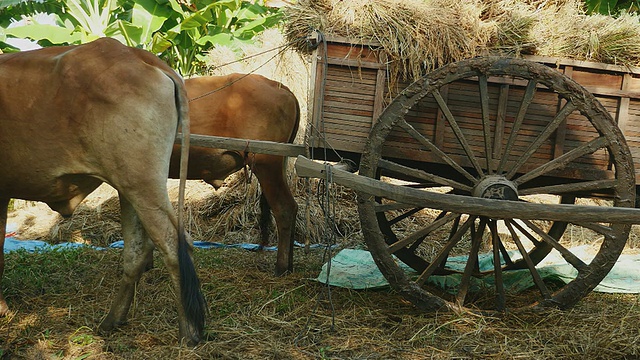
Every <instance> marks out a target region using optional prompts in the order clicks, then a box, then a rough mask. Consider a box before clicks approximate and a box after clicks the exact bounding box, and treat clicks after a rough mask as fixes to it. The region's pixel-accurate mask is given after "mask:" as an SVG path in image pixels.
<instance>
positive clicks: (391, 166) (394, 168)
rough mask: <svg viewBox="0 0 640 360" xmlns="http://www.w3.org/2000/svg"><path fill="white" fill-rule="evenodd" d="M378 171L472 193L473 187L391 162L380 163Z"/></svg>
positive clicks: (382, 161) (380, 161) (382, 160)
mask: <svg viewBox="0 0 640 360" xmlns="http://www.w3.org/2000/svg"><path fill="white" fill-rule="evenodd" d="M378 169H383V170H388V171H391V172H393V173H396V174H400V175H406V176H409V177H411V178H414V179H418V180H425V181H429V182H432V183H435V184H438V185H442V186H450V187H452V188H454V189H458V190H463V191H467V192H471V186H468V185H465V184H462V183H459V182H457V181H455V180H450V179H447V178H444V177H442V176H438V175H433V174H429V173H427V172H426V171H424V170H417V169H413V168H410V167H408V166H404V165H400V164H397V163H394V162H392V161H389V160H384V159H381V160H379V161H378Z"/></svg>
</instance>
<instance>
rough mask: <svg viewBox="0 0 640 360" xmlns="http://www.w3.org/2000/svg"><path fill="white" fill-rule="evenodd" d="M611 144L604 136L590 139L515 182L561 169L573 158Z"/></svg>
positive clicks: (520, 183)
mask: <svg viewBox="0 0 640 360" xmlns="http://www.w3.org/2000/svg"><path fill="white" fill-rule="evenodd" d="M608 144H609V141H608V140H607V139H606V138H605V137H604V136H602V137H599V138H596V139H593V140H591V141H589V142H588V143H586V144H583V145H581V146H579V147H577V148H575V149H573V150H571V151H569V152H567V153H564V154H562V155H561V156H558V157H557V158H555V159H553V160H551V161H549V162H548V163H546V164H544V165H542V166H539V167H537V168H535V169H534V170H531V171H529V172H528V173H526V174H524V175H522V176H520V177H519V178H517V179H515V180H514V184H516V185H517V186H520V185H522V184H524V183H526V182H527V181H529V180H531V179H534V178H536V177H538V176H540V175H543V174H546V173H548V172H550V171H553V170H556V169H561V168H563V167H565V166H566V165H567V164H569V163H571V162H572V161H573V160H575V159H577V158H579V157H581V156H584V155H586V154H591V153H594V152H596V151H597V150H598V149H601V148H603V147H605V146H607V145H608Z"/></svg>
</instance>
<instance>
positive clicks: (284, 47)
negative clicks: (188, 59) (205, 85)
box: [189, 41, 295, 103]
mask: <svg viewBox="0 0 640 360" xmlns="http://www.w3.org/2000/svg"><path fill="white" fill-rule="evenodd" d="M294 43H295V41H290V42H288V43H286V44H284V45H280V46H276V47H275V48H272V49H269V50H265V51H262V52H259V53H256V54H253V55H249V56H245V57H243V58H241V59H238V60H234V61H231V62H228V63H226V64H222V65H220V66H214V67H212V69H219V68H221V67H225V66H227V65H231V64H234V63H237V62H240V61H244V60H247V59H251V58H253V57H256V56H259V55H263V54H266V53H268V52H271V51H274V50H277V49H280V51H278V52H277V53H276V54H275V55H273V56H272V57H270V58H269V59H267V60H266V61H265V62H263V63H262V64H260V65H258V66H257V67H256V68H255V69H253V70H251V71H249V72H248V73H246V74H243V75H242V76H240V77H239V78H237V79H235V80H234V81H230V82H228V83H226V84H225V85H224V86H221V87H219V88H217V89H213V90H211V91H208V92H206V93H204V94H202V95H198V96H196V97H194V98H191V99H189V102H190V103H191V102H193V101H196V100H199V99H202V98H204V97H207V96H209V95H212V94H215V93H217V92H218V91H221V90H224V89H226V88H228V87H230V86H231V85H233V84H235V83H237V82H238V81H240V80H242V79H244V78H246V77H247V76H249V75H251V74H253V73H255V72H256V71H258V70H260V69H261V68H262V67H263V66H265V65H267V64H268V63H269V62H271V60H273V59H275V58H276V57H278V56H279V55H280V54H282V53H283V52H285V51H286V50H287V49H288V48H289V47H290V46H291V45H292V44H294Z"/></svg>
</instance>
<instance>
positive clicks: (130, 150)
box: [0, 39, 205, 343]
mask: <svg viewBox="0 0 640 360" xmlns="http://www.w3.org/2000/svg"><path fill="white" fill-rule="evenodd" d="M187 101H188V100H187V96H186V92H185V90H184V87H183V83H182V80H181V79H180V78H179V77H178V76H177V75H176V73H175V72H174V71H173V70H171V68H169V67H168V66H167V65H166V64H165V63H163V62H162V61H160V60H159V59H158V58H157V57H155V56H153V55H152V54H150V53H148V52H145V51H142V50H138V49H134V48H129V47H126V46H124V45H122V44H120V43H119V42H118V41H116V40H112V39H100V40H97V41H95V42H92V43H89V44H86V45H80V46H66V47H50V48H45V49H40V50H35V51H27V52H22V53H15V54H4V55H0V168H1V169H3V172H2V173H1V175H0V209H2V210H0V227H1V228H2V232H3V234H2V235H3V236H0V245H2V246H4V232H5V227H6V221H7V205H8V203H9V199H10V198H21V199H27V200H38V201H43V202H45V203H47V204H48V205H49V206H50V207H51V208H52V209H54V210H56V211H58V212H60V213H61V214H62V215H65V216H68V215H71V214H72V213H73V211H74V209H75V208H76V206H77V205H78V203H80V202H81V201H82V199H84V198H85V197H86V196H87V195H88V194H89V193H90V192H92V191H93V190H94V189H96V187H98V185H100V184H101V183H102V182H107V183H109V184H110V185H111V186H113V187H114V188H115V189H116V190H118V194H119V197H120V208H121V214H122V232H123V236H124V240H125V249H124V253H123V257H124V274H123V278H122V282H121V285H120V289H119V291H118V293H117V295H116V296H115V299H114V302H113V305H112V306H111V310H110V312H109V314H108V315H107V316H106V318H105V319H104V320H103V321H102V323H101V324H100V328H101V329H102V330H105V331H110V330H112V329H113V328H114V327H116V326H118V325H120V324H122V323H124V322H125V321H126V317H127V313H128V311H129V307H130V305H131V301H132V299H133V296H134V291H135V286H136V282H137V281H138V280H139V279H140V276H141V274H142V272H143V271H144V268H145V264H146V259H147V256H148V255H149V254H150V253H151V252H152V250H153V247H154V245H155V247H156V248H158V249H159V250H160V252H161V253H162V255H163V259H164V262H165V263H166V265H167V269H168V270H169V273H170V276H171V279H172V281H173V283H174V286H175V288H176V293H177V294H180V296H179V299H178V319H179V329H180V336H181V338H183V339H186V340H187V341H189V342H192V343H193V342H197V341H199V340H200V338H201V334H202V331H203V326H204V314H205V304H204V300H203V298H202V294H201V292H200V287H199V283H198V278H197V276H196V273H195V269H194V266H193V263H192V260H191V258H190V255H189V247H188V244H187V243H186V241H185V234H184V231H183V230H182V229H178V219H176V216H175V213H174V210H173V208H172V205H171V202H170V201H169V197H168V195H167V175H168V172H169V158H170V155H171V151H172V147H173V142H174V139H175V135H176V131H177V129H178V126H179V122H180V119H182V123H183V130H182V131H183V132H184V133H188V105H187ZM185 160H186V155H185ZM182 183H184V180H183V181H182ZM149 239H150V240H151V241H149ZM0 250H1V249H0ZM3 268H4V256H3V254H2V251H0V277H1V275H2V270H3ZM7 311H8V307H7V304H6V302H5V300H4V299H3V298H2V297H1V294H0V314H6V313H7Z"/></svg>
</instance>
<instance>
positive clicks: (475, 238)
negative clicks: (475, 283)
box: [456, 217, 487, 306]
mask: <svg viewBox="0 0 640 360" xmlns="http://www.w3.org/2000/svg"><path fill="white" fill-rule="evenodd" d="M486 224H487V220H486V218H484V217H482V218H480V224H479V225H478V229H479V231H472V232H471V251H470V252H469V257H468V259H467V264H466V265H465V267H464V273H463V274H462V279H460V287H459V288H458V292H457V294H456V303H457V305H458V306H463V305H464V299H465V298H466V297H467V293H468V292H469V285H470V282H471V276H472V275H473V273H474V272H475V271H477V270H478V253H479V252H480V245H481V244H482V233H483V232H484V228H485V227H486ZM471 229H473V227H472V228H471Z"/></svg>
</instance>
